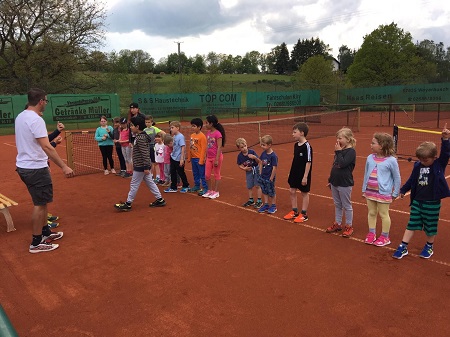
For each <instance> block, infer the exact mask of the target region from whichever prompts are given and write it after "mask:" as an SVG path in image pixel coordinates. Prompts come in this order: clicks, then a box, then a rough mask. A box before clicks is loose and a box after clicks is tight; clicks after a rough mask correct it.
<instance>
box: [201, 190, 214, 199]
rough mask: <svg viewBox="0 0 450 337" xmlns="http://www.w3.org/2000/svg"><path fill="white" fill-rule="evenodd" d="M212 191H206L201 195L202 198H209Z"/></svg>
mask: <svg viewBox="0 0 450 337" xmlns="http://www.w3.org/2000/svg"><path fill="white" fill-rule="evenodd" d="M213 193H214V191H208V192H206V193H205V194H203V195H202V197H203V198H209V197H210V196H211V194H213Z"/></svg>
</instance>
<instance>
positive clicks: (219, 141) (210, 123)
mask: <svg viewBox="0 0 450 337" xmlns="http://www.w3.org/2000/svg"><path fill="white" fill-rule="evenodd" d="M205 127H206V129H207V130H208V132H207V133H206V140H207V146H208V150H207V151H206V168H205V178H206V181H207V183H208V190H207V192H205V191H204V190H203V191H202V192H199V195H201V196H203V197H204V198H210V199H216V198H218V197H219V196H220V194H219V183H220V180H221V179H222V177H221V175H220V169H221V167H222V162H223V153H222V148H223V147H224V146H225V129H224V128H223V126H222V124H220V123H219V120H218V119H217V117H216V116H215V115H209V116H206V123H205ZM213 171H214V180H215V185H214V189H213V186H212V182H211V173H212V172H213Z"/></svg>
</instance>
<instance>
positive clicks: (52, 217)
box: [47, 214, 59, 222]
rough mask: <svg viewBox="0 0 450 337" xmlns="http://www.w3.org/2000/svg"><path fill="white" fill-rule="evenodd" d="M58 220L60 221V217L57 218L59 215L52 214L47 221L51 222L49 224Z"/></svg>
mask: <svg viewBox="0 0 450 337" xmlns="http://www.w3.org/2000/svg"><path fill="white" fill-rule="evenodd" d="M58 219H59V216H57V215H51V214H48V215H47V221H49V222H53V221H56V220H58Z"/></svg>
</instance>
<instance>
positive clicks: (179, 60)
mask: <svg viewBox="0 0 450 337" xmlns="http://www.w3.org/2000/svg"><path fill="white" fill-rule="evenodd" d="M174 43H176V44H177V45H178V76H179V77H180V80H179V81H180V91H181V81H182V76H183V75H182V73H181V50H180V45H181V44H182V43H183V42H182V41H181V42H180V41H175V42H174Z"/></svg>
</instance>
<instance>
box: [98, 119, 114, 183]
mask: <svg viewBox="0 0 450 337" xmlns="http://www.w3.org/2000/svg"><path fill="white" fill-rule="evenodd" d="M94 137H95V140H96V141H97V142H98V147H99V148H100V152H101V154H102V159H103V169H104V170H105V175H108V174H109V171H108V161H109V166H110V168H111V173H113V174H116V170H114V159H113V156H112V155H113V148H114V142H113V128H112V127H111V126H109V125H108V120H107V119H106V117H105V116H102V117H100V126H99V127H98V128H97V130H96V131H95V136H94Z"/></svg>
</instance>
